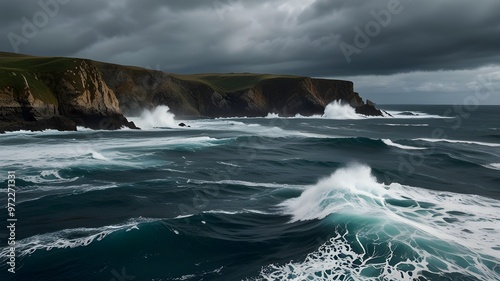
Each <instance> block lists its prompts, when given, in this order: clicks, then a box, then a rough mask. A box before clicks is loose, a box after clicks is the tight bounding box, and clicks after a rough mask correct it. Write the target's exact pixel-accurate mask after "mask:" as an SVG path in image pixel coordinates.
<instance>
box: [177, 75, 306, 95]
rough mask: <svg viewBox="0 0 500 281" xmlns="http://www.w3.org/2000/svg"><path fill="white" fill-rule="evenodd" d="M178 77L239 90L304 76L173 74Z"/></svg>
mask: <svg viewBox="0 0 500 281" xmlns="http://www.w3.org/2000/svg"><path fill="white" fill-rule="evenodd" d="M173 76H174V77H176V78H177V79H181V80H185V81H196V82H201V83H204V84H208V85H210V86H211V87H212V88H213V89H215V90H217V91H219V92H222V93H227V92H238V91H243V90H248V89H251V88H253V87H254V86H255V85H257V84H259V83H261V82H263V81H266V80H271V79H303V78H304V77H302V76H291V75H274V74H253V73H221V74H215V73H213V74H192V75H177V74H176V75H173Z"/></svg>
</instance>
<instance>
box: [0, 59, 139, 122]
mask: <svg viewBox="0 0 500 281" xmlns="http://www.w3.org/2000/svg"><path fill="white" fill-rule="evenodd" d="M27 60H28V63H29V61H30V59H27ZM31 60H33V66H37V63H40V62H39V61H38V60H37V59H31ZM53 60H57V59H53ZM64 60H65V61H64V63H58V64H56V65H54V64H55V63H54V62H53V61H49V63H48V64H46V65H45V64H42V66H40V67H32V65H29V64H28V66H29V67H26V68H24V69H19V68H13V69H9V71H6V70H5V68H4V69H1V68H0V73H1V74H2V76H3V81H2V82H3V83H2V84H3V85H0V131H6V130H21V129H24V130H44V129H58V130H76V126H84V127H88V128H92V129H118V128H121V127H123V126H128V127H131V128H134V127H135V126H134V125H133V124H132V123H129V122H128V121H127V120H126V119H125V118H124V117H123V115H122V114H121V111H120V107H119V102H118V99H117V98H116V95H115V93H114V92H113V91H112V90H111V89H110V88H109V87H108V86H107V85H106V83H105V82H104V80H103V79H102V76H101V73H100V71H99V70H98V69H97V68H96V67H95V65H94V64H93V62H91V61H89V60H80V59H64ZM24 63H26V62H25V61H24ZM54 66H59V67H55V68H54Z"/></svg>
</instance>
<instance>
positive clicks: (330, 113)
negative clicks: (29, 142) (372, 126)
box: [322, 101, 363, 119]
mask: <svg viewBox="0 0 500 281" xmlns="http://www.w3.org/2000/svg"><path fill="white" fill-rule="evenodd" d="M322 117H324V118H327V119H362V118H363V117H362V116H361V115H358V114H357V113H356V111H355V109H354V108H352V107H351V106H350V105H348V104H343V103H341V102H340V101H333V102H331V103H330V104H328V105H327V106H326V107H325V112H324V113H323V116H322Z"/></svg>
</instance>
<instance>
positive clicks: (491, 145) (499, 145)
mask: <svg viewBox="0 0 500 281" xmlns="http://www.w3.org/2000/svg"><path fill="white" fill-rule="evenodd" d="M415 140H420V141H426V142H448V143H460V144H474V145H482V146H490V147H500V143H490V142H479V141H465V140H449V139H426V138H418V139H415Z"/></svg>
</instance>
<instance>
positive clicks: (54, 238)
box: [0, 217, 159, 256]
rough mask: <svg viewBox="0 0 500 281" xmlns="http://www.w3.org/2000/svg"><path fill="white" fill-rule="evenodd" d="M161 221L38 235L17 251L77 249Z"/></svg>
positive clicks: (18, 244) (143, 220) (21, 243)
mask: <svg viewBox="0 0 500 281" xmlns="http://www.w3.org/2000/svg"><path fill="white" fill-rule="evenodd" d="M158 220H159V219H151V218H142V217H141V218H136V219H130V220H128V221H127V222H124V223H122V224H117V225H107V226H102V227H97V228H72V229H64V230H60V231H57V232H52V233H45V234H38V235H35V236H31V237H28V238H24V239H22V240H18V241H16V251H18V253H19V255H20V256H25V255H31V254H33V253H34V252H35V251H38V250H46V251H50V250H52V249H64V248H76V247H82V246H88V245H90V244H91V243H92V242H94V241H101V240H102V239H104V238H105V237H106V236H108V235H109V234H111V233H113V232H117V231H120V230H125V231H127V230H133V229H139V227H138V225H139V224H141V223H146V222H153V221H158ZM7 252H8V248H7V247H4V248H2V249H1V252H0V254H1V256H5V255H6V254H7Z"/></svg>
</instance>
